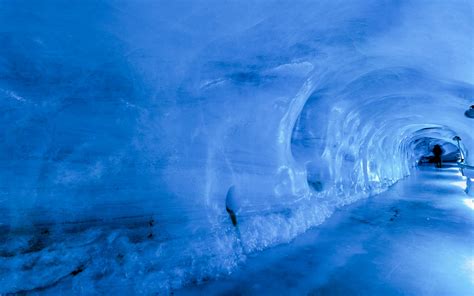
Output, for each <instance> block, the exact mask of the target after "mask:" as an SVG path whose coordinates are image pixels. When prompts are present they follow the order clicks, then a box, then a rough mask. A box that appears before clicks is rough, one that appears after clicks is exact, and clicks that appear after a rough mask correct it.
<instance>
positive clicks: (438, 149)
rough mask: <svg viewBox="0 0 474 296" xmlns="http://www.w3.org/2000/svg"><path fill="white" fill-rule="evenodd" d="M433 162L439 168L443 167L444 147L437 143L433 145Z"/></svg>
mask: <svg viewBox="0 0 474 296" xmlns="http://www.w3.org/2000/svg"><path fill="white" fill-rule="evenodd" d="M433 154H434V157H433V162H434V163H435V165H436V167H437V168H440V167H441V155H443V149H442V148H441V146H440V145H438V144H436V145H434V147H433Z"/></svg>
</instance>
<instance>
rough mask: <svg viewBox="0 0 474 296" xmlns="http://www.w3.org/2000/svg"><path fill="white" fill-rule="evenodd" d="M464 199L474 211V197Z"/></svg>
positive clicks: (465, 203)
mask: <svg viewBox="0 0 474 296" xmlns="http://www.w3.org/2000/svg"><path fill="white" fill-rule="evenodd" d="M462 201H463V203H464V205H466V206H467V207H468V208H470V209H471V210H473V211H474V198H464V199H463V200H462Z"/></svg>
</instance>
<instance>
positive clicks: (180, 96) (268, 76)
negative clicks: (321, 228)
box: [0, 0, 474, 287]
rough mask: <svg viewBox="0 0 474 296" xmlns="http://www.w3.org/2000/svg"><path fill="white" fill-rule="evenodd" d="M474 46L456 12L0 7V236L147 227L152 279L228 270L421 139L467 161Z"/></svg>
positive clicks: (394, 175) (390, 169)
mask: <svg viewBox="0 0 474 296" xmlns="http://www.w3.org/2000/svg"><path fill="white" fill-rule="evenodd" d="M473 36H474V17H473V5H472V2H471V1H461V0H460V1H389V0H386V1H370V0H368V1H303V0H302V1H296V2H289V1H288V2H286V1H272V0H268V1H245V2H244V3H242V2H241V1H153V2H151V1H150V2H140V1H106V0H105V1H42V2H39V1H36V2H35V1H33V2H32V1H8V0H7V1H1V2H0V44H1V46H0V98H1V100H0V108H1V110H2V113H1V115H0V124H1V127H2V133H0V143H1V145H0V166H1V171H0V173H1V175H0V177H1V178H0V211H1V215H0V217H1V218H0V219H1V220H0V223H1V226H2V227H5V229H10V231H13V229H18V228H25V227H26V228H28V227H30V226H32V225H37V224H38V223H52V224H61V223H65V222H68V223H69V222H74V221H89V220H97V219H99V220H100V221H103V223H107V222H108V221H111V220H112V219H115V218H117V217H119V218H120V217H125V216H134V215H137V216H153V217H155V218H156V219H157V224H158V226H157V227H159V229H160V231H159V235H158V237H159V240H160V250H161V252H160V255H159V256H161V257H160V258H168V259H166V260H168V261H166V262H168V263H169V265H167V266H168V270H174V272H175V273H174V274H173V273H172V272H170V273H169V274H166V273H165V275H163V278H162V279H161V281H160V282H161V283H162V287H169V286H177V285H179V284H180V281H179V280H176V278H182V279H186V278H187V277H188V276H203V275H205V274H215V273H219V272H223V271H228V270H231V269H232V268H233V266H234V265H235V264H237V263H238V262H239V261H240V260H242V258H243V256H244V255H245V254H247V253H249V252H252V251H255V250H259V249H262V248H265V247H268V246H271V245H274V244H277V243H282V242H286V241H288V240H291V239H292V238H293V237H294V236H295V235H297V234H298V233H301V232H303V231H305V230H306V229H307V228H308V227H311V226H314V225H317V224H319V223H321V222H322V221H323V220H324V219H325V218H326V217H327V216H329V215H330V214H331V213H332V211H333V210H334V209H335V208H336V207H338V206H341V205H344V204H347V203H350V202H352V201H354V200H357V199H359V198H362V197H366V196H368V195H370V194H374V193H377V192H380V191H382V190H384V189H386V188H387V187H388V186H389V185H391V184H393V183H394V182H396V181H397V180H399V179H400V178H402V177H403V176H406V175H407V174H409V171H410V168H411V167H412V166H413V165H414V163H415V162H416V160H417V159H418V158H419V157H420V155H421V154H420V153H421V152H420V149H418V148H419V147H420V146H419V145H418V143H419V141H421V140H423V139H435V140H437V141H440V142H442V143H452V144H455V143H454V142H453V141H452V137H453V136H454V135H459V136H460V137H461V138H462V139H463V140H462V142H461V144H462V149H463V151H464V153H465V154H466V161H467V163H470V164H472V162H473V160H472V156H471V154H469V152H470V151H472V149H473V148H474V142H473V134H474V133H473V121H472V119H469V118H467V117H465V116H463V114H464V111H465V110H466V109H467V108H468V107H469V105H471V104H472V103H473V94H474V88H473V83H474V72H473V71H472V69H474V50H473ZM417 145H418V146H417ZM417 147H418V148H417ZM230 188H232V189H231V191H229V189H230ZM229 192H231V194H230V195H231V199H232V200H231V203H232V207H233V210H234V211H235V212H236V214H237V217H238V221H239V229H238V231H236V230H235V229H234V228H233V226H232V224H231V221H230V219H229V216H228V214H227V212H226V198H227V197H228V196H229ZM180 248H184V249H185V250H184V251H182V252H178V250H179V249H180ZM157 256H158V255H157ZM160 258H158V259H156V260H158V261H159V260H160ZM169 258H172V259H169ZM163 260H165V259H163ZM189 261H192V262H197V263H195V267H193V268H192V269H187V268H185V266H186V264H187V263H186V262H189Z"/></svg>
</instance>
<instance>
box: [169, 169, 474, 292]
mask: <svg viewBox="0 0 474 296" xmlns="http://www.w3.org/2000/svg"><path fill="white" fill-rule="evenodd" d="M464 186H465V178H463V177H462V176H461V175H460V173H459V170H458V169H457V168H454V167H451V168H444V169H435V168H433V167H421V168H420V170H419V171H416V172H415V173H414V174H413V175H412V176H410V177H408V178H407V179H405V180H403V181H400V182H399V183H398V184H396V185H394V186H393V187H391V188H390V189H389V190H388V191H387V192H385V193H382V194H380V195H378V196H376V197H373V198H369V199H366V200H362V201H358V202H356V203H354V204H353V205H350V206H347V207H344V208H343V209H341V210H339V211H337V212H336V213H335V214H334V215H333V216H331V218H329V219H328V220H327V221H325V222H324V223H323V224H322V225H320V226H318V227H316V228H313V229H311V230H309V231H308V232H306V233H305V234H303V235H301V236H299V237H297V238H296V239H295V240H294V241H292V242H291V243H290V244H287V245H282V246H278V247H275V248H272V249H270V250H267V251H263V252H261V253H258V254H255V255H252V256H249V258H248V260H247V262H246V264H245V265H243V266H242V267H241V268H239V270H238V271H236V272H235V273H234V274H233V275H232V276H230V277H224V278H222V279H219V280H217V281H212V282H210V283H206V284H203V285H201V286H192V287H188V288H186V289H183V290H180V291H177V292H176V293H175V295H196V294H199V295H471V294H472V291H474V206H473V205H474V199H472V198H466V195H465V194H464V192H463V188H464Z"/></svg>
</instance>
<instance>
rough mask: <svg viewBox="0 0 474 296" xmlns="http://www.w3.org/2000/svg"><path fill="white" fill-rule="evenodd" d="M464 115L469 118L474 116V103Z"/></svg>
mask: <svg viewBox="0 0 474 296" xmlns="http://www.w3.org/2000/svg"><path fill="white" fill-rule="evenodd" d="M464 115H466V117H469V118H474V105H471V107H469V109H467V110H466V112H464Z"/></svg>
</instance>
